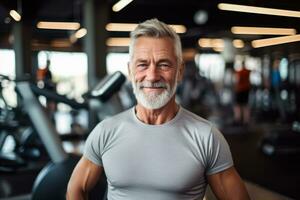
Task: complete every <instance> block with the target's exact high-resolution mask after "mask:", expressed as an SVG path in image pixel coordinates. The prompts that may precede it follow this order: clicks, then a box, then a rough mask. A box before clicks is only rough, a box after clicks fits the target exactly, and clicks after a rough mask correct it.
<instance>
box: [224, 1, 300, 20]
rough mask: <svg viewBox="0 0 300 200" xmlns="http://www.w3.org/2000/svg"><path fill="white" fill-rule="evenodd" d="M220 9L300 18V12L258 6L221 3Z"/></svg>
mask: <svg viewBox="0 0 300 200" xmlns="http://www.w3.org/2000/svg"><path fill="white" fill-rule="evenodd" d="M218 8H219V9H220V10H227V11H234V12H245V13H255V14H262V15H276V16H285V17H298V18H300V12H299V11H293V10H283V9H275V8H265V7H257V6H245V5H238V4H230V3H219V4H218Z"/></svg>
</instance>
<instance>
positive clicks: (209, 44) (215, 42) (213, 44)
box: [198, 38, 224, 48]
mask: <svg viewBox="0 0 300 200" xmlns="http://www.w3.org/2000/svg"><path fill="white" fill-rule="evenodd" d="M198 44H199V46H200V47H202V48H224V40H222V39H217V38H214V39H213V38H201V39H199V40H198Z"/></svg>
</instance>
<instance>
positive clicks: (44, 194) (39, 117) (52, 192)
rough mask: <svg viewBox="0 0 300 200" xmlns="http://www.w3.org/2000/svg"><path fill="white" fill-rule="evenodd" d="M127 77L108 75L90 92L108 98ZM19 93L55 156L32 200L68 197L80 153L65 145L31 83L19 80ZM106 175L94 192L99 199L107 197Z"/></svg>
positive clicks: (35, 188) (40, 180)
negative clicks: (71, 178)
mask: <svg viewBox="0 0 300 200" xmlns="http://www.w3.org/2000/svg"><path fill="white" fill-rule="evenodd" d="M124 81H125V76H124V75H123V74H122V73H120V72H116V73H114V74H112V75H108V76H107V77H106V78H104V79H103V80H102V81H101V82H100V83H99V84H98V85H97V86H96V87H95V88H94V89H93V90H92V91H91V93H90V94H89V95H91V96H93V97H94V98H100V99H102V101H103V100H108V99H109V98H110V97H111V96H112V95H113V93H114V92H116V91H117V90H118V89H119V88H120V87H121V85H122V84H123V83H124ZM16 89H17V92H18V94H19V95H20V96H21V98H22V102H23V104H24V105H25V109H26V112H27V113H28V115H29V117H30V119H31V121H32V123H33V126H34V127H35V129H36V130H37V133H38V134H39V136H40V138H41V140H42V142H43V144H44V145H45V148H46V150H47V152H48V154H49V156H50V158H51V161H52V162H51V163H49V164H48V165H47V166H46V167H44V168H43V169H42V171H41V172H40V173H39V175H38V176H37V178H36V181H35V183H34V186H33V190H32V196H31V199H32V200H41V199H43V200H50V199H51V200H53V199H55V200H60V199H65V193H66V189H67V183H68V181H69V178H70V176H71V173H72V171H73V168H74V167H75V165H76V163H77V162H78V160H79V158H80V157H79V156H78V155H70V154H67V153H66V152H65V150H64V149H63V147H62V141H61V139H60V137H59V135H58V133H57V132H56V130H55V128H54V126H53V125H52V123H51V121H50V119H49V118H48V117H47V115H46V114H45V112H44V111H43V109H42V106H41V105H40V103H39V102H38V100H37V99H36V96H35V95H34V93H33V91H32V89H31V86H30V83H28V82H18V83H17V84H16ZM105 192H106V179H105V177H104V176H103V177H102V178H101V179H100V181H99V182H98V184H97V186H96V187H95V189H94V190H93V191H92V192H91V197H92V198H94V197H95V196H97V197H98V198H97V199H99V197H100V198H104V197H105Z"/></svg>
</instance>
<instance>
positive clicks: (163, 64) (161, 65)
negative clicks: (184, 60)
mask: <svg viewBox="0 0 300 200" xmlns="http://www.w3.org/2000/svg"><path fill="white" fill-rule="evenodd" d="M159 67H160V68H169V67H170V65H169V64H167V63H161V64H159Z"/></svg>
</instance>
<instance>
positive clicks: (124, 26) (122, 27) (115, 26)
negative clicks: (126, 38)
mask: <svg viewBox="0 0 300 200" xmlns="http://www.w3.org/2000/svg"><path fill="white" fill-rule="evenodd" d="M137 26H138V24H135V23H108V24H107V25H106V27H105V29H106V30H107V31H120V32H130V31H133V30H134V29H135V28H136V27H137ZM170 26H171V27H172V28H173V29H174V30H175V31H176V33H185V32H186V27H185V26H184V25H177V24H170Z"/></svg>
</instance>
